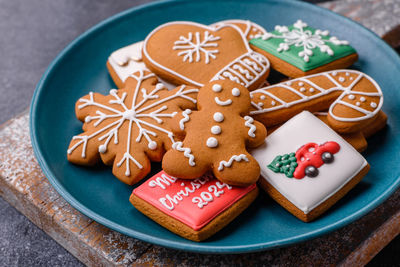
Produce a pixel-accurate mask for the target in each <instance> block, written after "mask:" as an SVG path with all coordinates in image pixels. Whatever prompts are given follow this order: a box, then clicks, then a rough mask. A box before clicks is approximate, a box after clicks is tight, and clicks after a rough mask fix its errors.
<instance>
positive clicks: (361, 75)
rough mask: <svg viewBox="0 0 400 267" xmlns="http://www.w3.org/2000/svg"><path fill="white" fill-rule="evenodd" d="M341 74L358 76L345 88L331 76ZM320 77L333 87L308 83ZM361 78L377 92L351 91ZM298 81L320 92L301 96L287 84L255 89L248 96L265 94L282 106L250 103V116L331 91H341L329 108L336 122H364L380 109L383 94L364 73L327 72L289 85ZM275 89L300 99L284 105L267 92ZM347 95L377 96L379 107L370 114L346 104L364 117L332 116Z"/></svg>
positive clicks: (305, 100)
mask: <svg viewBox="0 0 400 267" xmlns="http://www.w3.org/2000/svg"><path fill="white" fill-rule="evenodd" d="M343 72H346V73H352V74H356V75H358V76H357V78H356V79H354V81H353V82H352V83H351V84H350V85H349V86H347V87H346V86H342V85H340V84H339V83H338V82H337V81H336V80H335V79H334V78H332V76H331V75H333V73H336V75H338V73H343ZM321 75H323V76H325V77H327V78H328V79H329V80H330V81H331V82H332V83H333V84H334V85H335V86H333V87H330V88H328V89H323V88H321V87H320V86H317V85H316V84H314V83H312V82H311V81H309V79H310V78H313V77H317V76H321ZM362 78H366V79H368V80H369V81H370V82H371V83H372V84H373V85H374V87H375V89H376V90H377V92H360V91H352V89H353V88H354V87H355V86H356V84H357V83H358V82H359V81H360V80H361V79H362ZM299 81H301V82H304V83H309V84H312V85H313V86H312V87H313V88H315V89H318V90H319V91H320V92H318V93H316V94H314V95H311V96H306V95H302V94H301V93H300V92H298V91H297V90H296V89H294V88H292V87H290V86H289V85H288V83H287V82H284V83H280V84H275V85H272V86H268V87H265V88H260V89H257V90H255V91H252V92H251V93H250V95H251V96H254V95H255V94H257V93H262V94H265V95H268V96H270V97H272V98H274V99H275V100H276V101H279V102H280V103H282V105H281V106H273V107H269V108H262V107H261V106H259V105H257V104H256V103H255V102H253V101H252V103H251V104H252V106H253V107H255V108H256V109H257V110H253V111H251V112H250V114H251V115H256V114H262V113H267V112H272V111H274V110H279V109H284V108H288V107H291V106H293V105H296V104H299V103H304V102H307V101H310V100H312V99H315V98H319V97H321V96H323V95H326V94H329V93H331V92H333V91H342V92H343V93H342V94H341V95H340V96H339V97H338V98H337V99H336V100H335V102H333V103H332V105H331V106H330V108H329V115H330V116H332V117H333V118H334V119H335V120H338V121H346V122H350V121H361V120H365V119H368V118H371V117H373V116H375V115H376V114H377V113H378V112H379V110H380V108H381V107H382V104H383V94H382V91H381V88H380V87H379V85H378V84H377V83H376V82H375V81H374V80H373V79H372V78H371V77H369V76H368V75H366V74H364V73H361V72H359V71H355V70H335V71H328V72H324V73H319V74H314V75H310V76H307V77H303V78H298V79H293V80H291V81H290V84H294V83H296V82H299ZM276 87H281V88H285V89H287V90H289V91H290V92H293V93H296V94H297V95H298V96H300V97H301V99H297V100H294V101H292V102H289V103H286V102H285V101H283V100H281V99H280V98H279V97H278V96H276V95H274V94H272V93H271V92H269V91H268V90H271V89H272V88H276ZM349 94H357V95H363V96H377V97H379V105H377V108H376V109H375V110H374V111H373V112H370V111H368V110H365V109H363V108H360V107H357V106H354V105H352V106H349V105H350V104H348V103H347V104H344V105H347V106H349V107H351V108H353V109H355V110H358V111H360V112H362V113H364V114H366V115H365V116H362V117H358V118H344V117H339V116H337V115H335V114H333V108H334V107H335V106H336V105H338V104H343V103H341V102H340V101H342V99H343V98H344V97H345V96H347V95H349Z"/></svg>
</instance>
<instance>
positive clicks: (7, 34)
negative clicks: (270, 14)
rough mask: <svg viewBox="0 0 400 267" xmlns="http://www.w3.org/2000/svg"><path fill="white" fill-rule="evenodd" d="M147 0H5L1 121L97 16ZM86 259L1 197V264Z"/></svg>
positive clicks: (0, 1) (25, 100)
mask: <svg viewBox="0 0 400 267" xmlns="http://www.w3.org/2000/svg"><path fill="white" fill-rule="evenodd" d="M397 1H398V0H397ZM145 2H149V1H148V0H133V1H129V0H119V1H111V0H97V1H89V0H29V1H27V0H12V1H9V0H0V22H1V23H0V36H1V37H0V55H1V58H2V60H1V61H0V84H1V86H0V123H2V122H5V121H6V120H8V119H10V118H11V117H13V116H15V115H16V114H18V113H20V112H22V111H23V110H25V109H26V108H27V107H28V105H29V103H30V100H31V97H32V94H33V91H34V88H35V86H36V84H37V82H38V81H39V79H40V77H41V75H42V74H43V72H44V70H45V69H46V67H47V66H48V64H49V63H50V62H51V60H52V59H53V58H54V57H55V56H56V55H57V54H58V52H60V51H61V50H62V49H63V48H64V47H65V46H66V45H67V44H68V43H69V42H71V41H72V40H73V39H74V38H76V37H77V36H78V35H79V34H81V33H82V32H84V31H85V30H86V29H88V28H90V27H91V26H93V25H95V24H96V23H97V22H99V21H101V20H103V19H105V18H107V17H109V16H111V15H113V14H115V13H117V12H120V11H122V10H124V9H126V8H129V7H132V6H135V5H138V4H141V3H145ZM311 2H318V1H317V0H314V1H311ZM398 247H399V246H397V248H398ZM80 265H81V264H80V263H79V261H78V260H76V259H75V258H74V257H73V256H71V255H70V254H69V253H68V252H67V251H65V250H64V249H63V248H62V247H61V246H60V245H58V244H57V243H56V242H55V241H53V240H52V239H51V238H50V237H48V236H47V235H46V234H45V233H43V232H42V231H41V230H40V229H38V228H37V227H36V226H35V225H33V224H32V223H31V222H30V221H29V220H28V219H26V218H25V217H24V216H23V215H21V214H20V213H18V212H17V211H16V210H15V209H14V208H12V207H10V206H9V205H8V204H7V203H6V202H4V201H3V200H2V199H1V198H0V266H80Z"/></svg>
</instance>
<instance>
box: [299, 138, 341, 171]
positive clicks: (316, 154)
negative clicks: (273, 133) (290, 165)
mask: <svg viewBox="0 0 400 267" xmlns="http://www.w3.org/2000/svg"><path fill="white" fill-rule="evenodd" d="M339 150H340V145H339V144H338V143H336V142H333V141H329V142H326V143H324V144H322V145H318V144H316V143H308V144H305V145H304V146H302V147H300V148H299V149H298V150H297V152H296V159H297V164H298V166H297V168H296V170H295V171H294V173H293V177H294V178H297V179H302V178H303V177H304V176H305V175H307V176H310V177H315V176H316V175H317V174H318V170H317V168H319V167H321V165H322V164H324V162H325V163H331V162H332V161H333V154H335V153H337V152H338V151H339Z"/></svg>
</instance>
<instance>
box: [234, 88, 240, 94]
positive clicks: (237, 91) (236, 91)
mask: <svg viewBox="0 0 400 267" xmlns="http://www.w3.org/2000/svg"><path fill="white" fill-rule="evenodd" d="M232 95H233V96H240V90H239V89H237V88H233V89H232Z"/></svg>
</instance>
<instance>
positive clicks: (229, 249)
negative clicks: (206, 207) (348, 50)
mask: <svg viewBox="0 0 400 267" xmlns="http://www.w3.org/2000/svg"><path fill="white" fill-rule="evenodd" d="M194 1H195V0H166V1H161V0H160V1H155V2H152V3H148V4H144V5H140V6H137V7H133V8H130V9H127V10H125V11H123V12H120V13H118V14H115V15H113V16H111V17H109V18H107V19H105V20H103V21H101V22H99V23H98V24H96V25H94V26H93V27H91V28H89V29H88V30H86V31H85V32H84V33H82V34H81V35H80V36H78V37H77V38H76V39H74V40H73V41H72V42H71V43H69V44H68V45H67V46H66V47H65V48H64V49H63V50H62V51H61V52H60V53H59V54H58V55H57V56H56V57H55V59H54V60H53V61H52V62H51V63H50V65H49V66H48V67H47V69H46V71H45V73H44V74H43V76H42V78H41V79H40V80H39V82H38V84H37V86H36V89H35V91H34V93H33V96H32V102H31V107H30V112H29V133H30V138H31V143H32V148H33V151H34V154H35V156H36V159H37V161H38V163H39V166H40V167H41V169H42V171H43V173H44V175H45V176H46V177H47V179H48V180H49V182H50V183H51V185H52V186H53V187H54V189H55V190H56V191H57V192H58V193H59V194H60V195H61V196H62V197H63V198H64V199H65V200H66V201H67V202H68V203H69V204H70V205H71V206H72V207H74V208H75V209H77V210H78V211H80V212H81V213H83V214H84V215H86V216H88V217H89V218H91V219H93V220H94V221H96V222H98V223H100V224H102V225H104V226H106V227H108V228H110V229H112V230H115V231H117V232H120V233H122V234H125V235H127V236H131V237H133V238H137V239H140V240H142V241H145V242H149V243H152V244H156V245H160V246H164V247H167V248H172V249H179V250H184V251H189V252H197V253H216V254H231V253H249V252H256V251H263V250H269V249H273V248H277V247H283V246H289V245H293V244H296V243H300V242H304V241H307V240H310V239H313V238H317V237H319V236H322V235H325V234H328V233H330V232H332V231H335V230H337V229H339V228H342V227H344V226H346V225H348V224H350V223H352V222H354V221H355V220H357V219H359V218H361V217H362V216H364V215H366V214H367V213H368V212H370V211H372V210H373V209H374V208H376V207H377V206H379V205H380V204H381V203H383V202H384V201H385V200H386V199H388V198H389V197H390V196H391V194H393V193H394V191H395V190H396V189H397V188H399V187H400V176H399V177H397V178H396V179H395V181H394V182H393V183H392V185H391V186H389V187H388V188H387V189H386V190H385V191H384V192H383V193H382V194H381V195H380V196H379V197H378V198H376V199H375V200H374V201H373V202H370V203H369V204H367V205H365V206H364V207H363V208H362V209H359V210H358V211H357V212H355V213H353V214H352V215H349V216H347V217H345V218H343V219H341V220H339V221H337V222H335V223H333V224H330V225H327V226H325V227H321V228H319V229H317V230H314V231H312V232H308V233H306V234H301V235H296V236H293V237H290V238H286V239H281V240H277V241H269V242H260V243H257V244H252V245H237V246H212V245H209V244H207V246H202V243H195V242H193V243H191V244H188V243H185V244H182V243H180V242H179V241H172V240H165V239H163V238H159V237H154V236H151V235H147V234H143V233H141V232H138V231H136V230H133V229H130V228H127V227H124V226H121V225H119V224H117V223H115V222H113V221H111V220H108V219H106V218H104V217H102V216H101V215H99V214H97V213H95V212H93V211H92V210H90V209H88V208H86V206H85V205H83V204H81V203H80V202H79V201H77V200H76V199H75V198H74V197H73V196H72V195H71V194H70V193H69V192H68V191H67V190H66V189H65V188H64V187H63V186H62V185H61V184H60V183H59V182H58V180H57V178H56V176H55V175H53V173H52V172H51V170H50V167H49V166H48V163H47V162H46V160H45V158H44V156H43V154H42V151H41V149H40V145H39V142H38V139H37V136H36V134H35V133H36V131H37V129H38V126H37V123H38V122H37V120H36V116H35V111H36V110H37V107H38V102H39V99H40V94H41V91H42V88H44V86H45V84H46V80H47V78H48V77H50V76H51V75H52V71H53V69H54V68H55V67H56V66H57V65H58V64H60V62H61V61H62V59H63V58H64V57H65V56H66V54H67V53H68V51H69V50H70V49H72V48H74V47H75V46H78V45H80V43H82V42H84V41H85V39H86V38H89V37H90V35H92V34H94V33H96V32H97V31H99V30H101V28H103V27H104V26H106V25H108V24H112V23H115V22H116V21H118V19H120V18H122V17H124V16H126V15H128V14H130V13H135V12H140V11H143V10H145V9H147V8H152V7H154V6H162V5H169V4H171V3H179V2H194ZM224 1H228V2H235V1H240V0H224ZM256 2H277V3H279V2H286V3H291V4H294V5H300V6H301V5H303V6H305V7H306V8H307V9H311V10H312V11H316V12H328V13H330V14H331V15H333V16H335V17H336V19H338V20H343V21H347V22H350V23H353V24H354V25H355V27H357V28H358V30H360V31H364V32H367V33H368V34H372V35H373V37H374V38H377V39H379V41H380V46H382V49H384V50H386V51H385V52H387V53H389V55H391V56H392V58H397V61H398V65H399V68H400V58H399V55H397V53H396V52H395V51H394V50H393V49H392V48H391V47H390V46H389V45H388V44H387V43H385V42H384V41H383V40H382V39H381V38H380V37H379V36H378V35H377V34H375V33H374V32H372V31H371V30H369V29H367V28H365V27H364V26H362V25H361V24H359V23H358V22H355V21H353V20H351V19H349V18H346V17H344V16H341V15H339V14H337V13H334V12H333V11H330V10H328V9H325V8H322V7H319V6H317V5H313V4H310V3H307V2H301V1H297V0H266V1H259V0H258V1H257V0H256Z"/></svg>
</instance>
